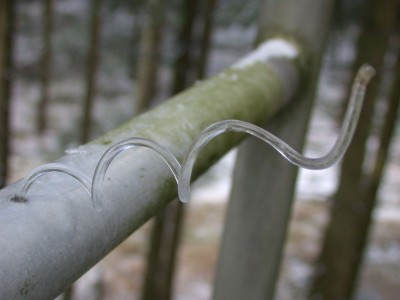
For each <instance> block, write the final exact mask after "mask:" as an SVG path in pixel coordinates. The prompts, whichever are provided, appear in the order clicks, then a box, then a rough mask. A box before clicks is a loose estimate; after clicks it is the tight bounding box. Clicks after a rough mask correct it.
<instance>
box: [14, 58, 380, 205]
mask: <svg viewBox="0 0 400 300" xmlns="http://www.w3.org/2000/svg"><path fill="white" fill-rule="evenodd" d="M374 74H375V71H374V69H373V68H372V67H371V66H369V65H363V66H361V68H360V69H359V70H358V72H357V75H356V77H355V79H354V82H353V85H352V91H351V95H350V100H349V104H348V107H347V111H346V114H345V117H344V120H343V124H342V127H341V130H340V133H339V135H338V138H337V140H336V142H335V144H334V146H333V147H332V149H331V150H330V151H329V152H328V153H327V154H326V155H324V156H322V157H319V158H309V157H305V156H304V155H302V154H301V153H299V152H297V151H296V150H294V149H293V148H292V147H290V146H289V145H288V144H286V143H285V142H284V141H282V140H281V139H279V138H278V137H276V136H274V135H273V134H271V133H270V132H268V131H266V130H265V129H263V128H260V127H258V126H256V125H254V124H251V123H247V122H244V121H240V120H224V121H220V122H216V123H214V124H212V125H210V126H208V127H207V128H206V129H204V130H203V131H202V132H201V133H200V135H199V136H198V137H197V139H196V140H195V141H194V142H193V144H192V146H191V148H190V150H189V152H188V153H187V155H186V157H185V158H184V160H183V163H182V165H180V163H179V162H178V160H177V159H176V157H175V156H174V155H173V154H172V153H171V152H170V151H169V150H168V149H166V148H165V147H164V146H162V145H160V144H158V143H157V142H155V141H152V140H149V139H144V138H141V137H132V138H128V139H125V140H122V141H120V142H118V143H116V144H114V145H112V146H111V147H110V148H109V149H107V151H106V152H105V153H104V154H103V156H102V157H101V158H100V160H99V162H98V164H97V166H96V169H95V172H94V175H93V179H92V180H91V179H89V177H88V176H86V175H85V174H84V173H82V172H81V171H79V170H77V169H73V168H70V167H67V166H63V165H61V164H45V165H43V166H41V167H39V168H37V169H35V170H33V171H32V172H31V173H30V174H29V175H28V176H27V177H26V178H25V179H24V180H23V181H22V183H21V184H20V186H19V187H18V190H17V192H16V194H15V195H14V196H13V197H12V198H11V201H13V202H27V201H28V199H29V198H28V195H27V193H28V190H29V187H30V186H31V185H32V184H33V183H34V181H35V180H36V179H37V178H38V177H40V176H42V175H44V174H46V173H49V172H62V173H66V174H68V175H70V176H72V177H74V178H75V179H77V180H78V181H79V182H80V183H81V184H82V185H83V186H84V188H85V189H86V190H87V191H88V192H89V194H90V196H91V199H92V204H93V206H94V207H97V208H99V207H102V206H103V199H102V193H101V192H102V185H103V182H104V178H105V175H106V172H107V170H108V167H109V166H110V164H111V162H112V161H113V160H114V159H115V158H116V157H117V156H118V155H119V154H120V153H122V152H124V151H126V150H128V149H130V148H132V147H147V148H150V149H152V150H153V151H155V152H156V153H157V154H158V155H159V156H160V157H161V158H162V159H163V160H164V161H165V163H166V164H167V165H168V167H169V168H170V170H171V171H172V173H173V175H174V177H175V180H176V182H177V185H178V197H179V199H180V201H182V202H188V201H189V200H190V179H191V175H192V170H193V166H194V164H195V162H196V159H197V157H198V155H199V153H200V152H201V150H202V149H203V148H204V146H205V145H207V144H208V143H209V142H210V141H211V140H212V139H213V138H214V137H216V136H218V135H220V134H223V133H224V132H228V131H234V132H242V133H247V134H250V135H252V136H254V137H256V138H258V139H260V140H262V141H264V142H265V143H267V144H269V145H271V146H272V147H274V148H275V149H276V150H277V151H278V152H279V153H280V154H281V155H282V156H283V157H285V158H286V159H287V160H288V161H289V162H290V163H292V164H294V165H296V166H298V167H301V168H306V169H313V170H318V169H324V168H328V167H330V166H331V165H333V164H334V163H335V162H337V161H338V160H339V159H340V158H341V157H342V156H343V154H344V153H345V152H346V150H347V148H348V147H349V145H350V142H351V140H352V138H353V135H354V132H355V129H356V127H357V123H358V119H359V117H360V112H361V108H362V104H363V100H364V96H365V91H366V87H367V85H368V83H369V81H370V79H371V77H372V76H373V75H374Z"/></svg>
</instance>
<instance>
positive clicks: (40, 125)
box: [37, 0, 53, 133]
mask: <svg viewBox="0 0 400 300" xmlns="http://www.w3.org/2000/svg"><path fill="white" fill-rule="evenodd" d="M52 31H53V0H45V1H44V2H43V28H42V36H43V50H42V58H41V78H40V84H41V97H40V101H39V106H38V121H37V131H38V132H39V133H43V131H44V130H45V129H46V125H47V118H46V112H47V106H48V102H49V79H50V64H51V57H52V50H51V35H52Z"/></svg>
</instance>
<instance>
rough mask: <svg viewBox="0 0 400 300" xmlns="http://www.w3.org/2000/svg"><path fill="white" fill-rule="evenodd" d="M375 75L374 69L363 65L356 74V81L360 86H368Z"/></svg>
mask: <svg viewBox="0 0 400 300" xmlns="http://www.w3.org/2000/svg"><path fill="white" fill-rule="evenodd" d="M375 74H376V71H375V69H374V68H373V67H372V66H371V65H369V64H363V65H362V66H361V67H360V69H359V70H358V72H357V79H358V80H359V81H360V83H362V84H368V83H369V82H370V80H371V78H372V77H373V76H374V75H375Z"/></svg>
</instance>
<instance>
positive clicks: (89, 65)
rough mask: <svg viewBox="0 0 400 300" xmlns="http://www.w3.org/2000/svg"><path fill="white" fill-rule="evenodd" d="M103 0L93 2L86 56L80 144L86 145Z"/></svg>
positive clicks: (90, 122) (93, 92)
mask: <svg viewBox="0 0 400 300" xmlns="http://www.w3.org/2000/svg"><path fill="white" fill-rule="evenodd" d="M102 3H103V0H91V5H90V21H89V22H90V25H89V49H88V52H87V56H86V73H85V84H86V92H85V98H84V103H83V122H82V123H83V124H82V134H81V139H80V142H81V143H82V144H84V143H86V142H87V141H88V140H89V139H90V132H91V129H92V119H93V116H92V108H93V98H94V96H95V90H96V73H97V66H98V64H99V62H98V60H99V50H98V48H99V47H100V45H99V44H100V41H99V37H100V28H101V8H102Z"/></svg>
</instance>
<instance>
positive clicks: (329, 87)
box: [0, 0, 400, 300]
mask: <svg viewBox="0 0 400 300" xmlns="http://www.w3.org/2000/svg"><path fill="white" fill-rule="evenodd" d="M261 2H262V1H261V0H248V1H244V0H229V1H228V0H203V1H199V0H191V1H190V0H148V1H144V0H141V1H129V0H86V1H82V0H14V1H12V0H4V1H2V3H1V4H0V34H1V36H0V39H1V41H0V59H1V64H0V75H1V78H2V81H1V86H0V122H1V126H0V147H1V149H0V160H1V161H0V187H2V186H4V185H5V184H6V183H12V182H14V181H16V180H18V179H20V178H22V177H23V176H25V175H26V174H27V173H28V172H29V171H30V170H32V169H33V168H35V167H37V166H39V165H41V164H44V163H46V162H50V161H52V160H54V159H56V158H58V157H60V156H62V155H63V154H64V153H65V152H68V150H69V149H73V148H74V147H76V146H78V145H79V144H81V143H85V142H87V141H89V140H91V139H93V138H95V137H98V136H99V135H101V134H102V133H105V132H107V131H109V130H111V129H113V128H115V127H117V126H118V125H119V124H121V123H123V122H124V121H126V120H128V119H130V118H132V117H133V116H135V115H137V114H139V113H141V112H144V111H145V110H147V109H149V108H151V107H152V106H154V105H157V104H159V103H161V102H162V101H164V100H165V99H167V98H169V96H171V95H174V94H176V93H178V92H180V91H182V90H184V89H185V88H187V87H189V86H191V85H193V84H195V83H196V81H198V80H202V79H204V78H205V77H210V76H213V75H215V74H217V73H218V72H220V71H222V70H223V69H225V68H227V67H229V66H230V65H231V64H233V63H234V62H236V61H237V60H238V59H239V58H241V57H242V56H244V55H246V53H248V52H249V51H251V50H252V49H253V46H254V45H255V40H256V36H257V18H258V16H257V13H258V11H259V7H260V3H261ZM397 2H398V1H395V0H392V1H389V0H385V1H378V0H357V1H350V0H340V1H336V8H335V17H334V22H333V25H332V33H331V35H330V37H329V41H328V45H327V48H326V51H325V55H324V59H323V66H322V70H321V76H320V80H319V85H318V92H317V98H318V100H317V104H316V106H315V108H314V112H313V116H312V120H311V123H310V130H309V133H308V138H307V144H306V149H305V154H306V155H308V156H320V155H322V154H325V153H326V152H327V151H328V150H329V149H330V147H331V146H332V145H333V143H334V141H335V139H336V136H337V133H338V128H339V127H340V124H341V120H342V116H343V111H344V108H345V107H346V103H347V95H348V91H349V86H350V83H351V80H352V77H353V75H354V72H355V67H356V64H357V62H359V61H360V60H365V61H366V62H371V63H372V64H373V65H374V66H375V68H377V70H378V76H377V78H374V82H375V83H374V86H373V87H371V91H370V94H371V96H370V98H371V99H372V100H368V101H367V106H368V107H369V108H368V109H365V111H364V113H365V114H364V115H363V117H362V122H361V125H360V128H361V129H360V130H359V132H358V134H359V135H358V138H356V141H357V142H356V146H354V147H353V149H352V150H349V154H348V156H347V157H345V159H344V163H343V167H341V166H340V164H337V165H335V166H334V167H332V168H330V169H328V170H325V171H304V170H301V171H300V175H299V178H298V183H297V192H296V202H295V205H294V209H293V214H292V220H291V225H290V228H289V232H288V240H287V244H286V247H285V252H284V261H283V265H282V269H281V272H280V277H279V284H278V287H277V290H276V299H307V298H312V299H317V298H315V297H314V298H313V292H312V291H313V290H316V289H318V288H319V287H318V280H314V279H315V278H316V277H318V268H316V267H315V266H316V262H317V261H321V260H323V259H324V257H325V256H324V251H326V249H327V248H329V247H332V246H331V245H332V244H330V242H329V234H325V232H327V231H326V229H327V228H335V222H339V223H340V219H338V218H340V216H338V217H337V218H336V221H335V218H330V217H329V216H330V215H332V216H335V215H334V213H332V207H333V206H332V203H333V202H334V201H338V202H340V199H355V198H357V201H361V202H363V203H368V205H367V207H368V212H367V213H366V215H365V216H364V217H363V218H364V219H363V220H361V221H360V223H361V224H362V225H360V227H359V230H358V231H357V232H358V233H359V235H360V237H359V239H360V242H359V244H358V245H360V246H359V249H358V250H357V251H356V252H357V257H358V258H359V261H358V262H357V263H356V264H355V266H354V268H355V270H356V271H354V272H355V273H357V274H358V280H357V279H354V282H352V283H351V284H350V286H351V288H350V289H351V290H352V292H351V293H352V295H353V297H354V299H398V298H399V296H398V295H400V198H399V194H400V184H399V181H400V139H399V126H398V122H397V121H396V117H397V110H398V109H397V108H398V102H399V97H400V95H399V92H400V83H399V82H400V81H399V80H400V67H399V62H398V58H399V57H398V55H399V53H400V52H399V50H400V48H399V46H400V39H399V24H400V23H399V21H400V18H399V16H400V15H399V11H400V10H399V4H398V3H397ZM304 10H305V13H306V9H304ZM305 17H306V15H305ZM235 156H236V151H235V150H233V151H231V152H230V153H229V154H228V155H226V156H225V157H224V158H223V159H222V160H221V161H220V162H219V163H218V164H217V165H215V166H214V167H213V168H212V169H210V170H209V171H208V172H207V173H206V174H205V175H204V176H202V177H201V178H200V179H199V180H198V181H197V182H196V183H195V188H194V196H193V198H194V199H193V201H192V202H191V203H190V205H189V207H188V208H187V209H186V211H185V214H184V216H183V222H182V225H181V229H182V230H181V231H180V238H179V239H178V240H179V243H178V242H177V243H176V245H174V246H173V249H174V253H175V256H176V257H175V258H174V259H173V264H172V265H173V266H174V267H173V270H174V272H173V273H174V276H173V278H172V279H171V278H170V279H169V286H168V287H166V289H167V290H168V292H167V293H166V294H165V296H164V297H162V299H170V298H173V299H199V300H200V299H210V297H211V295H212V285H213V279H214V271H215V266H216V261H217V257H218V251H219V243H220V239H221V235H222V230H223V224H224V216H225V210H226V204H227V200H228V198H229V191H230V187H231V175H232V171H233V167H234V161H235ZM349 186H350V187H353V188H352V189H350V191H349ZM355 186H358V188H354V187H355ZM354 193H356V194H354ZM357 193H358V194H357ZM360 195H362V196H360ZM353 204H354V203H353ZM152 224H153V223H152V222H149V223H148V224H146V225H145V226H143V228H141V229H140V230H139V231H137V232H135V233H134V234H133V235H132V236H131V237H130V238H129V239H128V240H127V241H125V242H124V243H123V244H122V245H120V246H119V247H118V248H117V249H115V250H114V251H113V252H112V253H110V254H109V255H108V256H107V257H106V258H105V259H104V260H103V261H101V262H100V263H99V264H98V265H97V266H95V267H94V268H93V269H92V270H90V271H89V272H88V273H87V274H86V275H84V276H83V277H82V278H81V279H79V280H78V281H77V282H76V283H75V284H74V286H73V287H71V288H70V290H69V291H67V292H66V293H65V294H64V295H63V296H60V299H143V300H148V299H161V298H155V297H154V295H153V296H152V295H150V294H151V293H150V292H148V290H149V289H150V290H152V289H154V286H153V287H152V283H151V282H152V281H154V280H155V279H154V278H152V277H151V276H150V275H149V273H151V272H149V268H150V265H151V264H150V263H148V260H151V258H149V257H151V253H152V251H151V248H152V247H151V246H152V243H151V238H150V236H153V237H154V230H155V229H154V226H152ZM156 227H157V226H156ZM178 231H179V230H178ZM152 232H153V234H152ZM324 237H325V238H324ZM342 242H343V243H347V241H346V240H345V237H344V239H343V241H342ZM161 251H162V250H161ZM146 274H147V275H146ZM356 277H357V276H356ZM153 284H154V283H153ZM146 289H147V292H146ZM310 291H311V292H310ZM146 293H147V294H146ZM318 299H319V298H318ZM320 299H323V298H320ZM327 299H328V298H327Z"/></svg>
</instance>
